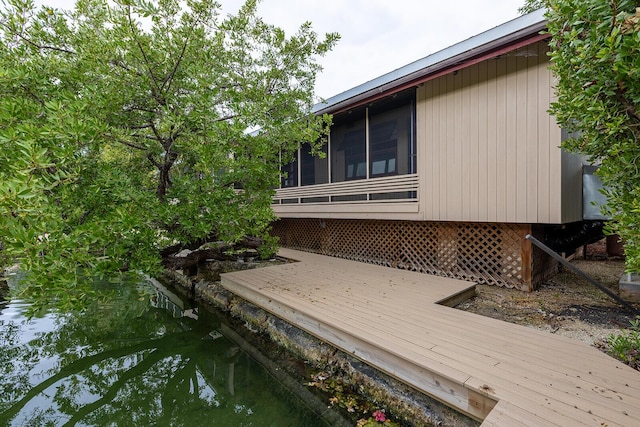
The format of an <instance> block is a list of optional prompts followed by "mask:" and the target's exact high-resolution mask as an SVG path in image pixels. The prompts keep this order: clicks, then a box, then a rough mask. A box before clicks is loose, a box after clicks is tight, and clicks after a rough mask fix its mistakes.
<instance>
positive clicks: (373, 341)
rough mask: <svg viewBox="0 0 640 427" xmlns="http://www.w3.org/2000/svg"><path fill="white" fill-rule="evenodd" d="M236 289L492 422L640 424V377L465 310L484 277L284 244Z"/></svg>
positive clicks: (235, 282) (578, 345) (592, 352)
mask: <svg viewBox="0 0 640 427" xmlns="http://www.w3.org/2000/svg"><path fill="white" fill-rule="evenodd" d="M281 255H282V256H284V257H287V258H290V259H293V260H296V261H298V262H295V263H289V264H284V265H279V266H273V267H267V268H261V269H256V270H247V271H239V272H233V273H227V274H224V275H223V277H222V284H223V286H225V288H227V289H228V290H230V291H231V292H233V293H235V294H236V295H239V296H241V297H243V298H245V299H246V300H248V301H250V302H252V303H254V304H256V305H258V306H260V307H262V308H263V309H265V310H267V311H269V312H271V313H273V314H274V315H276V316H278V317H280V318H282V319H284V320H286V321H288V322H289V323H291V324H293V325H295V326H297V327H299V328H301V329H304V330H306V331H307V332H309V333H311V334H312V335H315V336H316V337H318V338H320V339H321V340H324V341H325V342H328V343H331V344H333V345H334V346H336V347H338V348H340V349H342V350H343V351H345V352H348V353H350V354H352V355H354V356H356V357H358V358H360V359H362V360H363V361H365V362H366V363H368V364H370V365H372V366H374V367H376V368H377V369H379V370H381V371H383V372H386V373H387V374H390V375H392V376H394V377H396V378H398V379H400V380H402V381H403V382H405V383H407V384H409V385H411V386H413V387H415V388H416V389H418V390H420V391H422V392H424V393H426V394H428V395H430V396H432V397H434V398H436V399H438V400H440V401H442V402H443V403H445V404H447V405H449V406H451V407H453V408H455V409H457V410H458V411H461V412H463V413H465V414H468V415H469V416H471V417H473V418H475V419H478V420H480V421H483V424H482V425H483V426H507V425H509V426H510V425H528V426H567V425H592V426H600V427H601V426H609V427H611V426H630V425H640V373H638V372H637V371H635V370H633V369H631V368H630V367H628V366H626V365H624V364H622V363H619V362H617V361H616V360H614V359H613V358H611V357H609V356H607V355H605V354H603V353H602V352H600V351H598V350H597V349H595V348H593V347H590V346H588V345H586V344H584V343H582V342H577V341H573V340H570V339H568V338H564V337H561V336H556V335H552V334H548V333H545V332H541V331H537V330H534V329H531V328H526V327H523V326H518V325H513V324H510V323H506V322H502V321H499V320H495V319H490V318H486V317H482V316H479V315H475V314H472V313H467V312H464V311H460V310H456V309H453V308H450V307H447V306H446V305H443V304H448V305H454V304H456V303H457V302H458V301H460V300H462V299H466V298H467V297H468V296H469V295H470V293H471V294H473V292H474V285H473V284H471V283H469V282H464V281H460V280H455V279H448V278H443V277H436V276H429V275H425V274H421V273H414V272H408V271H403V270H398V269H392V268H387V267H380V266H375V265H370V264H364V263H358V262H354V261H347V260H343V259H338V258H331V257H326V256H322V255H316V254H310V253H305V252H299V251H293V250H288V249H282V250H281Z"/></svg>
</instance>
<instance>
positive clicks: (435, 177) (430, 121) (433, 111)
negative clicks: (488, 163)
mask: <svg viewBox="0 0 640 427" xmlns="http://www.w3.org/2000/svg"><path fill="white" fill-rule="evenodd" d="M429 84H430V88H431V92H430V93H429V94H428V95H427V97H426V99H425V102H426V103H427V105H429V113H428V114H429V116H428V117H427V120H426V123H427V125H426V126H427V127H428V129H427V135H429V137H428V141H426V144H427V146H428V147H429V149H428V150H427V156H428V157H429V158H428V161H427V163H428V164H429V170H428V171H427V176H428V177H429V180H430V181H431V194H432V198H431V199H429V200H428V203H429V205H430V206H429V212H430V218H433V219H439V218H440V191H441V190H440V187H441V182H442V181H441V179H440V163H441V160H440V159H441V157H440V156H441V153H440V150H441V146H440V145H441V141H440V135H439V132H440V123H439V118H440V108H438V104H437V103H436V101H435V100H436V99H437V97H438V96H439V92H440V90H439V82H438V81H437V80H436V81H433V80H432V81H430V82H429Z"/></svg>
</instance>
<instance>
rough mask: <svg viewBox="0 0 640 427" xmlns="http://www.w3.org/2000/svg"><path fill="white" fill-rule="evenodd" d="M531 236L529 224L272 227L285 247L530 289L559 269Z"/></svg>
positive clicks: (319, 222) (301, 222) (308, 223)
mask: <svg viewBox="0 0 640 427" xmlns="http://www.w3.org/2000/svg"><path fill="white" fill-rule="evenodd" d="M533 231H534V232H535V230H533ZM527 233H532V227H531V225H529V224H495V223H458V222H418V221H378V220H335V219H282V220H280V221H278V222H276V223H274V225H273V234H274V235H275V236H278V237H279V238H280V244H281V245H282V246H284V247H288V248H293V249H299V250H305V251H309V252H315V253H320V254H324V255H330V256H336V257H340V258H346V259H350V260H355V261H362V262H368V263H372V264H378V265H385V266H389V267H397V268H403V269H407V270H413V271H419V272H423V273H428V274H434V275H438V276H445V277H453V278H457V279H463V280H470V281H475V282H478V283H487V284H492V285H499V286H507V287H515V288H518V289H522V290H526V291H531V290H533V289H534V288H535V286H536V284H538V283H541V281H542V280H545V279H546V278H547V277H548V276H549V275H550V274H552V273H553V272H554V269H555V270H557V265H554V263H553V262H550V261H549V259H550V257H547V256H546V255H545V254H544V253H543V252H542V251H537V250H536V251H534V250H533V249H532V246H531V244H530V242H529V241H528V240H526V239H524V236H525V235H526V234H527ZM534 235H535V234H534Z"/></svg>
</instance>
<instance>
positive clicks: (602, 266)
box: [457, 248, 640, 349]
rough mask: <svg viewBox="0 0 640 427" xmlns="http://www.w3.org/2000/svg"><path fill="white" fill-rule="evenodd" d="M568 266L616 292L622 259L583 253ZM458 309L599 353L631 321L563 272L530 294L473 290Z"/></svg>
mask: <svg viewBox="0 0 640 427" xmlns="http://www.w3.org/2000/svg"><path fill="white" fill-rule="evenodd" d="M572 263H573V264H574V265H575V266H576V267H578V268H579V269H580V270H582V271H584V272H585V273H587V274H588V275H589V276H591V277H592V278H594V279H596V280H597V281H598V282H600V283H601V284H602V285H603V286H605V287H607V288H608V289H610V290H611V291H613V292H615V293H616V294H617V293H618V281H619V280H620V277H621V275H622V274H623V272H624V261H623V260H621V259H612V258H607V257H606V255H603V254H602V253H599V252H598V251H597V248H596V250H595V251H593V252H591V251H588V252H587V259H586V260H585V259H583V257H582V256H579V257H577V258H576V259H574V260H573V261H572ZM636 307H638V308H640V305H636ZM457 308H459V309H462V310H465V311H470V312H473V313H477V314H481V315H483V316H488V317H492V318H496V319H500V320H504V321H507V322H511V323H517V324H520V325H525V326H529V327H532V328H537V329H541V330H544V331H547V332H550V333H553V334H559V335H564V336H568V337H571V338H574V339H578V340H582V341H584V342H586V343H588V344H590V345H595V346H596V347H598V348H600V349H604V348H605V345H604V344H605V343H606V340H607V339H608V337H609V336H610V335H611V334H612V333H618V332H619V331H620V330H621V329H624V328H627V327H629V326H630V324H629V321H630V320H633V315H631V314H629V313H628V312H627V311H626V310H625V309H624V308H623V307H622V306H620V305H619V304H618V303H617V302H616V301H615V300H613V299H612V298H610V297H609V296H607V295H606V294H605V293H603V292H601V291H600V290H598V289H597V288H596V287H594V286H592V285H591V284H589V283H588V282H587V281H586V280H585V279H583V278H582V277H580V276H579V275H577V274H575V273H573V272H571V271H569V270H567V269H562V270H561V271H560V273H559V274H558V275H556V276H555V277H553V279H551V280H549V281H548V282H547V283H545V284H544V285H542V286H541V287H540V288H539V289H537V290H536V291H534V292H531V293H524V292H522V291H517V290H513V289H504V288H499V287H496V286H487V285H478V287H477V290H476V297H474V298H472V299H470V300H468V301H465V302H463V303H462V304H460V305H458V307H457Z"/></svg>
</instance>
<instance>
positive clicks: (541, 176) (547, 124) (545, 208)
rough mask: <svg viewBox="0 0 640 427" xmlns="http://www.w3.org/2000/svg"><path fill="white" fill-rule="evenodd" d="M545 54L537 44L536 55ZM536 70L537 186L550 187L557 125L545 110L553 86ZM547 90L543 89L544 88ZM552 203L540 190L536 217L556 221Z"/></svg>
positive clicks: (545, 73)
mask: <svg viewBox="0 0 640 427" xmlns="http://www.w3.org/2000/svg"><path fill="white" fill-rule="evenodd" d="M546 54H547V47H546V44H543V43H540V44H539V45H538V56H539V57H544V56H545V55H546ZM537 72H538V85H539V86H540V90H539V91H538V105H537V115H538V131H539V133H538V140H539V144H538V145H537V147H538V173H537V179H538V183H537V185H538V188H540V189H543V188H550V185H551V163H552V162H553V158H552V153H553V150H552V146H551V141H553V138H552V135H551V131H552V129H557V126H555V124H553V122H552V121H550V120H549V112H548V111H547V109H548V105H550V104H551V97H552V95H553V88H552V87H551V73H549V71H548V70H547V69H546V68H544V67H537ZM545 87H546V88H547V90H544V88H545ZM552 206H553V205H552V203H551V192H550V191H547V192H544V191H540V192H539V193H538V218H545V217H548V219H549V220H550V222H558V221H557V219H558V218H552V216H553V215H552V214H551V211H552Z"/></svg>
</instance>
